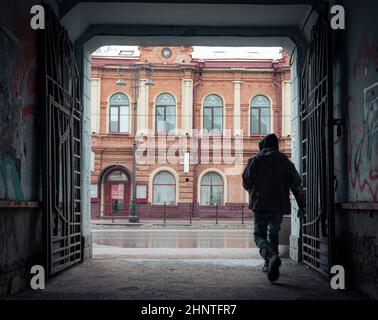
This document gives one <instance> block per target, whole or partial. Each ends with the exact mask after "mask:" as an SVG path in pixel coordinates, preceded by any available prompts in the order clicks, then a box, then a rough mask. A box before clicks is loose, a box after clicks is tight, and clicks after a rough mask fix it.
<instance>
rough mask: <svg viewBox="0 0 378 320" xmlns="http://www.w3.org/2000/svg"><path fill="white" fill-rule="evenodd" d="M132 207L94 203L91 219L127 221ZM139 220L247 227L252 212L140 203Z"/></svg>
mask: <svg viewBox="0 0 378 320" xmlns="http://www.w3.org/2000/svg"><path fill="white" fill-rule="evenodd" d="M130 212H131V206H130V205H123V206H122V207H117V206H114V205H106V204H100V203H92V219H111V220H112V221H113V222H114V221H115V219H128V218H129V217H130ZM136 212H137V216H138V217H139V219H140V220H141V221H143V220H155V221H161V222H162V223H163V224H167V223H170V222H173V221H179V220H180V221H186V222H187V223H189V224H193V222H195V221H196V220H207V221H210V222H213V223H214V224H220V223H221V222H222V221H226V220H227V221H232V222H235V223H240V224H244V223H246V222H247V221H250V220H252V212H251V210H250V209H248V204H226V205H199V204H197V203H181V204H177V205H168V204H163V205H155V204H142V203H138V204H137V206H136Z"/></svg>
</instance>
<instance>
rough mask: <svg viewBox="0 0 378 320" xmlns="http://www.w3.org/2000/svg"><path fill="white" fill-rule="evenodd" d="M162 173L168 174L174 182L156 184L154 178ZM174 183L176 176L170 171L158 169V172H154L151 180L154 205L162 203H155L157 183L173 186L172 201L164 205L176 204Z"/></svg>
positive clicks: (175, 182)
mask: <svg viewBox="0 0 378 320" xmlns="http://www.w3.org/2000/svg"><path fill="white" fill-rule="evenodd" d="M162 173H167V174H169V175H170V176H171V177H172V178H173V181H174V183H158V184H156V182H155V181H156V178H157V177H158V176H159V175H160V174H162ZM176 184H177V181H176V178H175V176H174V175H173V174H172V173H171V172H169V171H167V170H162V171H159V172H158V173H156V174H155V176H154V178H153V180H152V204H153V205H156V206H163V205H164V203H155V186H156V185H157V186H172V187H173V190H174V194H173V203H172V204H166V205H176V204H177V203H176V200H177V199H176V187H177V186H176Z"/></svg>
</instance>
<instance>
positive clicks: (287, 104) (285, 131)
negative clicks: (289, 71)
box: [282, 81, 291, 137]
mask: <svg viewBox="0 0 378 320" xmlns="http://www.w3.org/2000/svg"><path fill="white" fill-rule="evenodd" d="M288 135H291V82H290V81H282V136H283V137H285V136H288Z"/></svg>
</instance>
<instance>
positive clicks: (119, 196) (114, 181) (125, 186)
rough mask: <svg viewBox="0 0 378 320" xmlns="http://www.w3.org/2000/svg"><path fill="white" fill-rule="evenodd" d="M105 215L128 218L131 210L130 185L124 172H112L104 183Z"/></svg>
mask: <svg viewBox="0 0 378 320" xmlns="http://www.w3.org/2000/svg"><path fill="white" fill-rule="evenodd" d="M104 193H105V198H104V208H103V210H104V215H105V216H128V215H129V209H130V183H129V179H128V178H127V175H126V174H125V173H123V172H122V171H119V170H117V171H112V172H110V173H109V174H108V175H107V176H106V177H105V182H104Z"/></svg>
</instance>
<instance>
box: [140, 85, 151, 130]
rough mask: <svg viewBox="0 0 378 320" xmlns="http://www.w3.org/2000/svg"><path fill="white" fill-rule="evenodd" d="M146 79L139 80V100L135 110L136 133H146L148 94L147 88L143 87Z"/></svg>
mask: <svg viewBox="0 0 378 320" xmlns="http://www.w3.org/2000/svg"><path fill="white" fill-rule="evenodd" d="M145 81H146V79H140V80H139V99H138V108H137V117H138V119H137V120H138V121H137V131H138V132H143V133H145V132H147V130H148V93H149V88H148V86H146V85H145Z"/></svg>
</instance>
